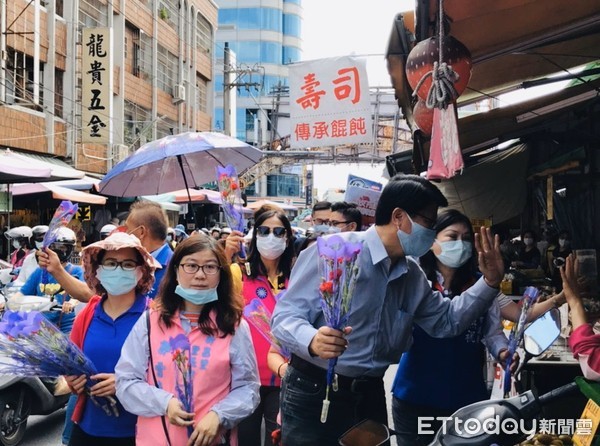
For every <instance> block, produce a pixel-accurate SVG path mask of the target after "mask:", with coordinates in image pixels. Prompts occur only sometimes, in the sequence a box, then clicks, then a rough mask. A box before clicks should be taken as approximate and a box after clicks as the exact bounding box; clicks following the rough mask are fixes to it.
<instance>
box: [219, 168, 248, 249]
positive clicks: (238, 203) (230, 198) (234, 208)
mask: <svg viewBox="0 0 600 446" xmlns="http://www.w3.org/2000/svg"><path fill="white" fill-rule="evenodd" d="M217 184H218V185H219V192H220V193H221V201H222V205H221V208H222V209H223V214H224V215H225V220H227V225H228V226H229V227H230V228H231V229H234V230H236V231H240V232H244V229H245V222H244V213H243V211H242V192H241V190H240V182H239V179H238V175H237V172H236V170H235V167H233V166H232V165H231V164H228V165H227V166H225V167H221V166H217ZM238 255H239V256H240V257H241V258H242V259H245V258H246V250H245V248H244V244H243V243H241V244H240V252H239V254H238Z"/></svg>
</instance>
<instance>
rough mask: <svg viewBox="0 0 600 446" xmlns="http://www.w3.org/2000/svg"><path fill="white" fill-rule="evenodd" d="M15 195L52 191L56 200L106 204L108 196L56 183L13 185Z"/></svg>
mask: <svg viewBox="0 0 600 446" xmlns="http://www.w3.org/2000/svg"><path fill="white" fill-rule="evenodd" d="M11 191H12V194H13V195H14V196H19V195H28V194H39V193H44V192H52V198H54V199H56V200H69V201H73V202H76V203H87V204H100V205H105V204H106V200H107V198H106V197H104V196H102V195H93V194H89V193H87V192H82V191H79V190H74V189H69V188H67V187H63V186H58V185H56V184H54V183H26V184H15V185H14V186H12V187H11Z"/></svg>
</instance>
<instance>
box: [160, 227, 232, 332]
mask: <svg viewBox="0 0 600 446" xmlns="http://www.w3.org/2000/svg"><path fill="white" fill-rule="evenodd" d="M204 250H209V251H211V252H212V253H213V254H214V255H215V257H216V258H217V261H218V262H219V265H220V266H221V270H220V272H219V274H220V279H219V285H217V294H218V295H219V299H218V300H216V301H214V302H210V303H208V304H205V305H204V306H203V307H202V310H201V312H200V316H199V317H198V328H199V329H200V331H201V332H202V333H204V334H206V335H209V336H220V337H225V336H226V335H228V334H234V333H235V329H236V328H237V325H238V324H239V322H240V319H241V317H242V311H243V302H242V301H241V299H240V298H239V296H238V295H237V294H235V293H234V285H233V278H232V276H231V269H230V266H229V261H228V260H227V257H226V256H225V251H224V250H223V248H222V247H221V246H220V245H219V243H218V242H217V240H215V239H213V238H212V237H204V236H199V235H192V236H190V237H188V238H186V239H185V240H184V241H182V242H181V243H179V244H178V245H177V247H176V248H175V251H174V252H173V257H172V258H171V260H170V261H169V264H168V266H167V270H166V271H165V275H164V277H163V280H162V281H161V283H160V287H159V290H158V295H157V297H156V302H157V304H158V308H159V311H160V313H161V315H160V320H161V321H162V322H163V323H164V324H165V325H166V326H167V327H170V326H171V325H172V324H173V317H174V316H175V313H176V312H177V310H183V308H184V305H185V304H184V301H183V298H182V297H181V296H179V295H178V294H176V293H175V288H176V287H177V284H178V282H177V268H179V263H180V262H181V259H183V258H184V257H185V256H188V255H191V254H194V253H197V252H201V251H204ZM213 310H214V311H215V312H216V317H215V321H214V322H213V320H212V319H211V317H210V313H211V311H213Z"/></svg>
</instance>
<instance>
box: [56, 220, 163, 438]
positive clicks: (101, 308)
mask: <svg viewBox="0 0 600 446" xmlns="http://www.w3.org/2000/svg"><path fill="white" fill-rule="evenodd" d="M82 264H83V266H84V269H85V279H86V282H87V283H88V285H89V287H90V288H91V289H92V290H94V292H95V293H96V295H95V296H93V297H92V298H91V299H90V301H89V303H88V304H87V306H86V307H85V308H84V309H83V310H82V311H81V313H80V314H79V315H78V316H77V318H76V319H75V323H74V325H73V330H72V332H71V339H72V340H73V342H74V343H75V344H77V345H78V346H79V347H80V348H81V349H82V350H83V352H84V353H85V354H86V356H87V357H88V358H90V360H91V361H92V362H93V363H94V365H95V366H96V368H97V370H98V372H99V373H98V374H97V375H94V376H92V377H90V378H91V379H93V380H95V381H97V383H96V384H95V385H94V386H93V387H92V388H91V394H92V395H93V396H97V397H107V396H113V397H114V395H115V392H116V387H115V374H114V370H115V365H116V364H117V361H118V359H119V356H120V354H121V347H122V346H123V343H124V342H125V339H126V338H127V336H128V335H129V332H130V331H131V329H132V327H133V325H134V324H135V323H136V321H137V320H138V318H139V317H140V316H141V315H142V314H143V312H144V311H145V310H146V307H147V306H148V302H149V299H148V298H147V293H148V292H149V291H150V289H151V288H152V285H153V283H154V275H153V273H154V270H155V269H156V267H157V266H158V264H157V262H156V260H154V258H153V257H152V256H151V255H150V254H149V253H148V251H146V250H145V249H144V248H143V247H142V245H141V243H140V241H139V240H138V238H137V237H135V236H134V235H130V234H126V233H124V232H116V233H114V234H111V235H110V236H108V237H107V238H106V239H104V240H101V241H98V242H96V243H93V244H91V245H89V246H87V247H86V248H84V250H83V252H82ZM67 382H68V383H69V385H70V387H71V389H72V390H73V392H74V393H77V394H78V395H79V396H78V400H77V406H76V407H75V412H74V414H73V418H72V419H73V421H74V422H75V423H76V426H75V427H74V429H73V432H72V434H71V438H70V441H69V445H71V446H78V445H85V446H93V445H106V444H111V445H112V446H121V445H123V446H125V445H131V446H133V445H135V424H136V416H135V415H133V414H131V413H129V412H127V411H126V410H125V409H124V408H123V406H122V405H121V404H120V403H118V402H117V408H118V411H119V416H118V417H115V416H108V415H107V414H106V413H105V412H104V411H103V409H102V408H100V407H97V406H96V405H95V404H94V403H93V402H92V401H89V400H88V399H87V398H86V397H85V393H84V392H83V391H84V385H85V382H86V377H85V376H80V377H77V376H68V377H67Z"/></svg>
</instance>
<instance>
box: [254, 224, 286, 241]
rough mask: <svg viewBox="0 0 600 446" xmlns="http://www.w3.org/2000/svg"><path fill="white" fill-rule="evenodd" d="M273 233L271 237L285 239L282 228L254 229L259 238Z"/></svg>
mask: <svg viewBox="0 0 600 446" xmlns="http://www.w3.org/2000/svg"><path fill="white" fill-rule="evenodd" d="M271 231H273V235H274V236H275V237H277V238H282V237H285V233H286V230H285V228H284V227H281V226H278V227H276V228H269V227H268V226H259V227H258V228H256V234H257V235H258V236H259V237H266V236H267V235H269V234H270V233H271Z"/></svg>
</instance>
